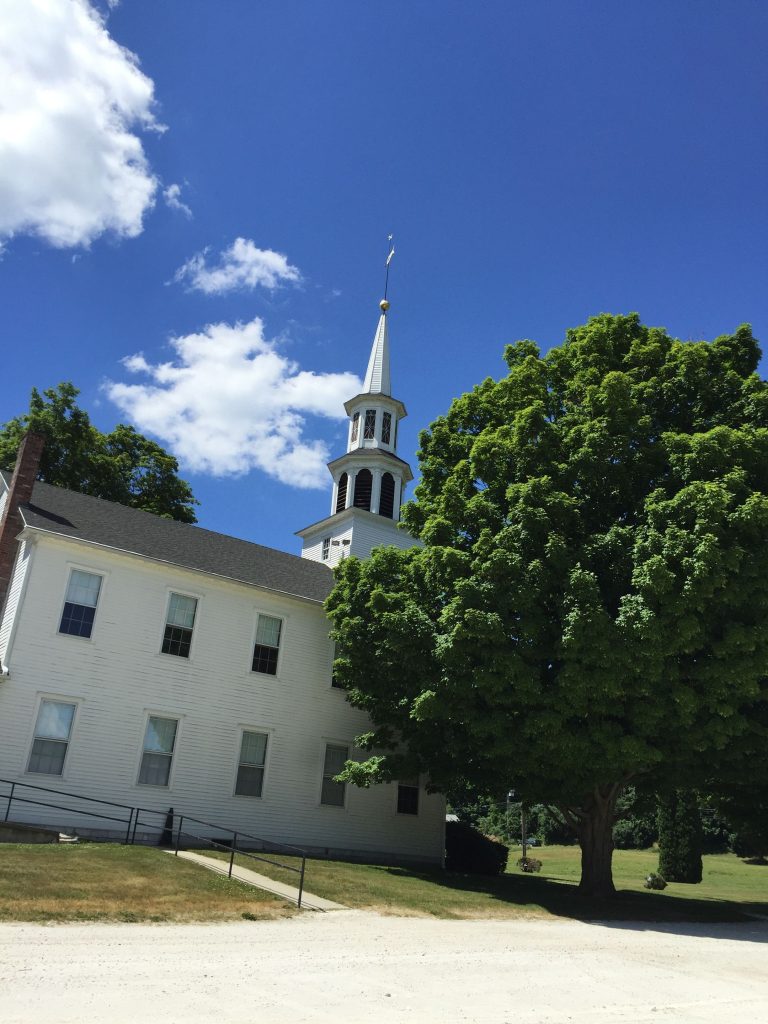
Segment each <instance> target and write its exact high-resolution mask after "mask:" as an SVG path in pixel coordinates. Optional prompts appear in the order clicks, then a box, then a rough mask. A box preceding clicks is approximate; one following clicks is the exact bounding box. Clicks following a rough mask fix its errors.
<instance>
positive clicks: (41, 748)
mask: <svg viewBox="0 0 768 1024" xmlns="http://www.w3.org/2000/svg"><path fill="white" fill-rule="evenodd" d="M74 717H75V705H74V704H65V703H64V702H63V701H58V700H42V701H40V710H39V711H38V713H37V722H36V724H35V738H34V740H33V741H32V750H31V752H30V755H29V764H28V765H27V771H28V772H38V773H39V774H41V775H61V773H62V772H63V771H64V758H65V757H66V756H67V747H68V746H69V737H70V735H71V733H72V722H73V720H74Z"/></svg>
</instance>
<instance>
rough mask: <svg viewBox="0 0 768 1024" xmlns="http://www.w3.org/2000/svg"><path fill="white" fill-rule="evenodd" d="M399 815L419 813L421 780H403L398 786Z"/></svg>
mask: <svg viewBox="0 0 768 1024" xmlns="http://www.w3.org/2000/svg"><path fill="white" fill-rule="evenodd" d="M397 813H398V814H418V813H419V779H418V776H415V777H414V778H412V779H401V780H400V781H399V782H398V784H397Z"/></svg>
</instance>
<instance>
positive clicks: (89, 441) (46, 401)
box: [0, 383, 197, 523]
mask: <svg viewBox="0 0 768 1024" xmlns="http://www.w3.org/2000/svg"><path fill="white" fill-rule="evenodd" d="M79 393H80V392H79V391H78V389H77V388H76V387H75V386H74V385H73V384H69V383H64V384H59V385H58V387H56V388H49V389H48V390H46V391H43V393H42V394H41V393H40V392H39V391H38V390H37V388H33V389H32V395H31V398H30V403H29V411H28V412H26V413H24V414H23V415H22V416H17V417H16V418H15V419H12V420H9V421H8V422H7V423H6V424H5V425H4V426H3V427H1V428H0V467H1V468H3V469H12V468H13V465H14V462H15V461H16V452H17V450H18V447H19V445H20V443H21V439H22V437H23V436H24V434H25V433H26V431H27V430H37V431H40V432H41V433H43V434H45V437H46V442H45V448H44V450H43V455H42V460H41V463H40V472H39V479H40V480H43V481H44V482H45V483H49V484H53V485H54V486H56V487H66V488H68V489H69V490H72V491H80V492H81V493H82V494H92V495H94V496H95V497H97V498H105V499H106V500H108V501H116V502H118V503H119V504H121V505H130V506H131V507H132V508H139V509H143V510H144V511H145V512H153V513H154V514H155V515H159V516H165V517H166V518H168V519H177V520H179V521H180V522H182V523H194V522H196V517H195V512H194V506H195V505H196V504H197V502H196V501H195V498H194V496H193V494H192V490H191V488H190V486H189V484H188V483H187V482H186V481H185V480H181V479H180V478H179V477H178V475H177V474H178V469H179V464H178V462H177V461H176V459H175V458H174V457H173V456H172V455H169V454H168V453H167V452H166V451H165V450H164V449H163V448H161V447H160V445H158V444H155V442H154V441H150V440H149V438H146V437H144V436H143V435H142V434H139V433H137V432H136V431H135V430H134V429H133V427H129V426H126V425H125V424H122V423H121V424H119V425H118V426H116V427H115V429H114V430H112V431H111V432H110V433H109V434H103V433H102V432H101V431H100V430H97V429H96V427H94V426H93V424H92V423H91V421H90V417H89V416H88V413H87V412H86V411H85V410H84V409H81V408H79V406H78V405H77V401H76V399H77V396H78V394H79Z"/></svg>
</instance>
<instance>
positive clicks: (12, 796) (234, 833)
mask: <svg viewBox="0 0 768 1024" xmlns="http://www.w3.org/2000/svg"><path fill="white" fill-rule="evenodd" d="M0 785H5V786H10V792H9V793H7V794H0V799H5V800H6V801H7V803H6V807H5V817H4V818H3V820H4V821H8V817H9V815H10V811H11V804H12V803H13V802H14V801H15V802H16V803H21V804H31V805H33V806H35V807H50V808H53V809H54V810H57V811H66V812H68V813H71V814H81V815H85V816H87V817H89V818H98V819H99V820H102V821H116V822H119V823H120V824H121V825H125V826H126V832H125V838H124V839H123V844H124V845H128V844H131V845H133V844H134V843H135V842H136V831H137V829H138V827H139V820H140V817H141V815H142V814H144V815H149V814H154V815H159V816H160V817H161V818H162V819H163V821H162V824H159V825H155V824H151V823H150V822H148V821H146V820H144V821H143V822H141V826H142V828H143V829H151V830H154V831H157V832H159V833H160V835H161V836H162V833H163V832H164V831H165V830H166V829H169V830H170V837H169V838H170V840H171V843H169V845H171V844H173V845H174V853H175V854H176V855H177V856H178V853H179V847H180V845H181V836H182V835H185V836H188V837H189V838H190V839H196V840H198V841H199V842H203V843H208V844H209V845H211V846H215V847H218V848H219V849H222V850H229V851H230V858H229V872H228V877H229V878H231V877H232V868H233V865H234V861H235V854H236V853H238V854H240V855H241V856H243V857H250V858H251V860H257V861H262V862H263V863H265V864H271V865H272V866H273V867H277V868H282V869H283V870H285V871H293V872H295V873H296V874H298V875H299V896H298V900H297V906H298V907H301V902H302V897H303V894H304V875H305V872H306V863H307V853H306V850H304V849H302V848H301V847H299V846H291V845H290V844H289V843H278V842H275V841H274V840H272V839H264V838H262V837H261V836H254V835H252V834H251V833H250V832H242V831H240V830H236V829H233V828H229V827H228V826H227V825H219V824H217V823H216V822H213V821H204V820H203V819H202V818H193V817H192V815H189V814H179V813H176V812H174V811H173V810H169V811H158V810H155V809H154V808H152V807H132V806H131V805H130V804H120V803H117V802H116V801H114V800H101V799H99V798H98V797H93V796H80V794H79V793H69V792H67V791H66V790H62V789H53V788H51V787H50V786H36V785H35V784H34V783H31V782H18V781H16V780H14V779H0ZM17 788H21V789H33V790H35V791H36V792H40V793H53V794H55V795H56V796H63V797H69V798H71V799H73V800H79V801H82V802H84V803H89V804H102V805H104V806H105V807H119V808H120V809H121V810H123V811H128V820H127V822H126V820H125V818H124V817H119V818H118V817H116V816H115V815H110V814H103V813H100V812H99V811H91V810H88V809H84V808H81V807H66V806H63V805H62V804H60V803H55V804H54V803H49V802H48V801H45V800H33V799H31V798H30V797H25V796H19V795H18V793H17V792H16V790H17ZM169 817H170V819H171V824H170V826H169V824H168V818H169ZM176 819H178V825H176ZM185 821H186V822H193V823H194V824H196V825H204V826H205V827H206V828H212V829H215V830H216V831H217V832H223V833H225V834H226V835H228V836H231V837H232V838H231V839H229V840H227V842H226V843H220V842H217V841H216V840H215V839H211V838H209V837H208V836H201V835H197V834H196V833H194V832H189V831H187V830H184V829H182V824H183V823H184V822H185ZM174 832H175V833H176V840H175V843H174V841H173V833H174ZM238 839H241V840H243V839H245V840H249V839H250V840H252V841H253V842H255V843H259V844H260V845H261V846H262V847H264V846H269V847H273V848H274V849H275V851H276V852H278V853H280V852H281V851H282V852H284V853H288V854H291V853H292V854H294V855H295V856H297V857H301V867H300V868H297V867H294V866H293V865H292V864H281V863H280V862H279V861H276V860H271V859H270V858H269V857H260V856H259V855H258V854H256V853H253V852H252V851H251V850H243V849H238V846H237V841H238ZM262 852H269V851H262Z"/></svg>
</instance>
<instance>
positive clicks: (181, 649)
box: [161, 594, 197, 658]
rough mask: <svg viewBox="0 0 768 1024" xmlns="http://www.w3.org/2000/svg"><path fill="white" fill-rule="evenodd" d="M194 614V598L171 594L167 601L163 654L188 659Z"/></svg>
mask: <svg viewBox="0 0 768 1024" xmlns="http://www.w3.org/2000/svg"><path fill="white" fill-rule="evenodd" d="M196 613H197V598H196V597H185V595H184V594H171V597H170V600H169V601H168V614H167V615H166V618H165V633H164V635H163V646H162V648H161V650H162V653H163V654H175V655H177V656H178V657H179V658H188V657H189V649H190V646H191V645H192V630H193V629H194V626H195V614H196Z"/></svg>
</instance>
